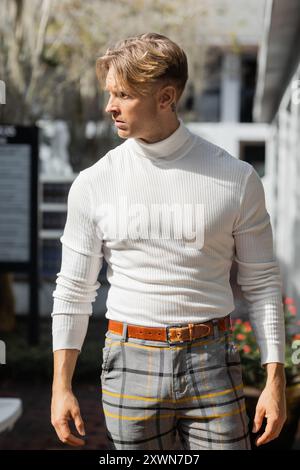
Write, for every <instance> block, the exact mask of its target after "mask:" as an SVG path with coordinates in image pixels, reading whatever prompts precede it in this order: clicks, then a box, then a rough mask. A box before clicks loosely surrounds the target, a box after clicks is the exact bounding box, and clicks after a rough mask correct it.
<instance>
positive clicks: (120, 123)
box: [115, 120, 125, 127]
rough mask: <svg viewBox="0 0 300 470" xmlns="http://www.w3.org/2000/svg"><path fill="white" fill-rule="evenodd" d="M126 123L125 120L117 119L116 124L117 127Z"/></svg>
mask: <svg viewBox="0 0 300 470" xmlns="http://www.w3.org/2000/svg"><path fill="white" fill-rule="evenodd" d="M124 125H125V122H123V121H118V120H116V121H115V126H116V127H124Z"/></svg>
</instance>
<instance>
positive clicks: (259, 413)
mask: <svg viewBox="0 0 300 470" xmlns="http://www.w3.org/2000/svg"><path fill="white" fill-rule="evenodd" d="M264 417H265V412H264V410H263V408H256V412H255V418H254V423H253V428H252V432H258V431H259V430H260V428H261V425H262V422H263V419H264Z"/></svg>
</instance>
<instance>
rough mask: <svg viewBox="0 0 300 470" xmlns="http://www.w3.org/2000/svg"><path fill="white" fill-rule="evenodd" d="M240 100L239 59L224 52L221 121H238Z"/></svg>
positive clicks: (230, 53) (232, 54)
mask: <svg viewBox="0 0 300 470" xmlns="http://www.w3.org/2000/svg"><path fill="white" fill-rule="evenodd" d="M240 102H241V59H240V56H239V55H237V54H234V53H232V52H228V53H225V55H224V56H223V61H222V72H221V121H226V122H239V121H240Z"/></svg>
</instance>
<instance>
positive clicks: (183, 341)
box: [166, 324, 188, 344]
mask: <svg viewBox="0 0 300 470" xmlns="http://www.w3.org/2000/svg"><path fill="white" fill-rule="evenodd" d="M183 327H184V328H187V327H188V325H187V324H179V325H178V324H176V325H168V326H167V327H166V331H167V341H168V343H169V344H182V343H185V342H186V341H187V340H182V341H172V340H171V338H170V332H169V329H170V328H183Z"/></svg>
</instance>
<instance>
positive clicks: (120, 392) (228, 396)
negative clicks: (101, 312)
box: [101, 324, 251, 450]
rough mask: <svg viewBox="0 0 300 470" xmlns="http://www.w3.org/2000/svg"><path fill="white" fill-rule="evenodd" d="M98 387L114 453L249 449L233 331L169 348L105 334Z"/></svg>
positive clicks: (125, 326)
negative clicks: (124, 451)
mask: <svg viewBox="0 0 300 470" xmlns="http://www.w3.org/2000/svg"><path fill="white" fill-rule="evenodd" d="M101 388H102V407H103V411H104V416H105V425H106V435H107V438H108V442H109V448H110V449H126V450H174V449H175V450H178V448H177V447H175V448H174V444H175V441H176V437H177V440H178V441H179V442H180V443H181V444H180V445H181V449H183V450H202V449H212V450H241V449H245V450H247V449H248V450H250V449H251V444H250V437H249V418H248V415H247V413H246V409H245V399H244V395H243V381H242V368H241V360H240V354H239V351H238V348H237V347H236V345H235V343H234V341H233V338H232V333H231V332H220V331H218V330H216V328H215V331H214V334H213V335H211V336H209V337H205V338H201V339H197V340H193V341H186V342H184V343H180V344H174V345H172V344H171V343H169V342H161V341H152V340H144V339H138V338H128V337H127V324H125V325H124V329H123V335H118V334H116V333H112V332H111V331H109V330H107V331H106V334H105V344H104V347H103V350H102V373H101Z"/></svg>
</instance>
